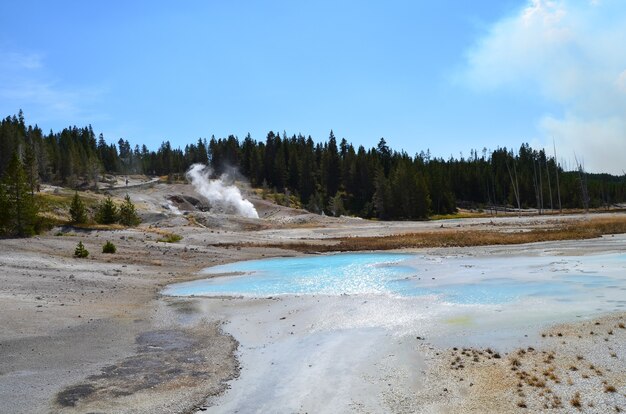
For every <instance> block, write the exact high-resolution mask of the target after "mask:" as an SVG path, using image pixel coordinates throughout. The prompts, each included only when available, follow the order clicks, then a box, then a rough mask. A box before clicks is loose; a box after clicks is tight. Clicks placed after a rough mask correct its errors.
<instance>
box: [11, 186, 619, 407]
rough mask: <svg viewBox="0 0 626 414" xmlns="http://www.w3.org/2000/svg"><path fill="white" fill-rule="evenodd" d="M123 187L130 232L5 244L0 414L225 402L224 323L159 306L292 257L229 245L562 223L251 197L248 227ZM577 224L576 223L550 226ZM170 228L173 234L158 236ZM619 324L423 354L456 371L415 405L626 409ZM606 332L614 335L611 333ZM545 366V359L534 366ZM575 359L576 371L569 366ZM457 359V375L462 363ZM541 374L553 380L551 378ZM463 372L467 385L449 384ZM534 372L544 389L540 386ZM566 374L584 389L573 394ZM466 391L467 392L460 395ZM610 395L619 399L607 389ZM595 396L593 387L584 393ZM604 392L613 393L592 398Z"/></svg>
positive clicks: (149, 189)
mask: <svg viewBox="0 0 626 414" xmlns="http://www.w3.org/2000/svg"><path fill="white" fill-rule="evenodd" d="M118 181H119V180H118ZM130 184H132V185H129V187H128V188H126V187H121V186H120V187H119V188H117V189H116V188H111V189H109V190H108V191H110V193H111V194H112V195H113V196H114V197H123V196H124V194H125V193H129V194H130V196H131V198H132V199H133V201H134V202H135V203H136V204H137V207H138V208H139V210H140V212H141V215H142V218H143V220H144V222H143V223H142V224H141V225H140V226H139V227H137V228H134V229H99V230H95V229H89V230H87V229H79V228H74V227H58V228H55V229H53V230H51V231H50V232H48V233H46V234H42V235H40V236H38V237H34V238H31V239H6V240H0V315H1V316H0V319H1V321H2V323H1V324H0V412H7V413H48V412H64V413H65V412H67V413H73V412H120V413H122V412H133V413H141V412H145V413H154V412H163V413H167V412H176V413H179V412H192V411H194V410H196V409H199V408H202V407H203V406H204V404H206V403H207V397H210V396H213V395H217V394H220V393H221V392H223V391H224V390H225V389H226V388H227V387H228V386H229V385H228V384H229V382H228V381H229V380H231V379H233V378H235V377H237V375H238V373H239V366H238V362H237V358H236V349H237V341H236V339H235V338H233V337H232V336H231V335H229V334H227V333H225V332H224V330H223V329H222V322H224V321H221V320H219V319H218V318H216V317H215V316H214V315H211V314H206V315H204V316H203V317H200V318H198V317H193V318H191V317H189V314H190V313H191V311H192V310H190V307H189V306H190V305H189V302H188V301H185V300H173V299H167V298H162V297H161V296H160V294H159V292H160V290H161V289H162V287H163V286H165V285H166V284H169V283H173V282H179V281H185V280H191V279H194V278H198V277H199V276H198V274H197V272H198V271H199V270H200V269H202V268H204V267H207V266H210V265H213V264H219V263H225V262H231V261H236V260H245V259H252V258H261V257H269V256H277V255H280V256H284V255H294V254H296V253H295V252H292V251H287V250H282V249H269V248H262V247H254V248H244V247H241V248H238V247H229V246H230V245H232V244H233V243H239V242H242V241H249V242H255V243H263V242H269V241H271V242H277V241H291V240H308V241H312V242H320V243H324V242H327V240H328V239H330V238H333V237H341V236H376V235H383V234H397V233H403V232H419V231H432V230H433V229H437V228H440V227H441V226H442V225H444V226H446V227H459V228H467V227H470V228H476V229H481V228H493V227H494V226H496V227H497V228H499V229H502V231H511V230H512V229H520V228H533V227H541V226H544V225H545V224H546V223H548V222H550V221H551V220H557V219H556V218H555V217H554V216H542V217H522V218H518V217H498V218H492V217H485V218H474V219H464V220H449V221H444V222H439V221H438V222H415V223H406V222H374V221H366V220H359V219H354V218H331V217H322V216H318V215H314V214H310V213H307V212H305V211H302V210H296V209H290V208H287V207H283V206H277V205H275V204H273V203H271V202H269V201H266V200H262V199H261V198H260V197H258V196H257V195H255V194H254V193H253V192H252V191H251V190H248V192H247V193H245V194H247V196H248V197H249V198H250V199H251V201H253V203H254V205H255V207H256V208H257V210H258V212H259V216H260V217H261V218H260V219H246V218H238V217H234V216H232V215H229V214H227V212H210V211H203V210H207V208H206V207H210V206H206V204H205V203H204V201H203V200H202V199H201V197H199V196H198V195H197V194H195V192H194V191H193V189H192V188H191V187H190V186H189V185H183V184H173V185H168V184H164V183H157V182H152V183H151V182H146V181H145V180H134V181H132V182H131V183H130ZM44 191H48V192H50V193H54V192H55V191H57V192H58V191H63V190H59V189H54V188H44ZM94 197H101V196H99V195H94ZM59 214H63V212H59ZM577 219H580V216H567V217H565V218H558V220H577ZM170 234H176V235H180V236H181V237H182V239H181V240H180V241H178V242H176V243H166V242H164V241H159V240H163V239H164V238H167V236H168V235H170ZM79 241H82V242H83V244H84V245H85V247H86V248H87V249H88V250H89V251H90V255H89V257H88V258H87V259H77V258H74V256H73V252H74V248H75V246H76V244H77V243H78V242H79ZM106 241H112V242H113V243H115V245H116V246H117V253H116V254H112V255H109V254H103V253H101V249H102V245H103V244H104V243H105V242H106ZM615 318H618V317H615ZM620 320H621V319H619V318H618V319H610V318H609V319H603V320H601V321H600V322H599V323H600V324H601V325H600V326H601V328H602V329H601V328H593V327H587V326H586V325H585V326H583V325H581V326H580V327H579V328H577V329H576V330H574V331H572V332H583V331H586V330H594V331H597V332H598V333H597V334H596V335H587V336H584V335H581V336H582V337H581V338H578V340H576V336H575V335H574V334H572V333H571V332H570V331H569V330H567V329H566V328H555V329H561V331H560V333H562V335H563V339H562V341H566V342H567V343H568V344H571V343H573V342H576V343H584V344H587V345H585V346H586V347H587V348H584V349H583V351H584V352H583V351H578V350H577V349H576V348H567V347H565V348H563V347H561V345H560V344H559V343H558V342H557V341H559V340H561V337H559V336H558V333H556V335H557V336H556V337H555V336H554V332H556V331H554V332H552V331H549V332H548V331H547V337H546V338H545V340H543V341H542V343H541V344H539V345H537V346H535V348H536V349H535V350H534V351H529V350H528V349H526V350H525V353H524V354H519V355H518V356H515V355H517V354H514V353H511V352H510V353H509V354H506V355H501V358H499V359H497V360H496V359H494V357H493V355H491V354H489V352H488V350H486V349H468V350H465V351H463V350H460V351H459V350H449V349H441V350H437V351H435V350H430V349H429V348H425V349H424V353H425V355H427V356H428V357H429V358H432V363H431V366H432V367H446V371H447V372H449V373H452V374H451V375H443V377H441V378H439V377H438V375H442V374H440V373H439V371H437V370H436V369H435V368H433V370H432V371H429V374H428V375H432V376H433V377H432V378H434V379H436V381H437V387H435V388H432V389H430V390H429V391H428V392H426V391H424V393H423V397H424V398H425V401H428V403H427V404H425V405H422V404H420V407H422V408H421V409H422V410H425V411H448V412H455V409H454V408H455V407H458V406H459V404H461V405H464V406H466V407H476V409H477V410H478V411H491V410H490V409H486V410H481V407H482V408H489V407H493V408H494V409H493V412H498V410H499V409H501V408H502V407H504V405H495V406H491V405H481V404H486V403H485V402H484V401H485V399H488V397H489V396H490V395H493V396H498V395H501V394H500V393H499V392H496V391H497V390H499V389H502V387H505V388H506V390H507V391H506V393H507V394H505V395H507V397H506V401H507V402H510V401H514V402H515V406H513V407H512V408H510V409H511V410H523V409H525V408H524V407H523V405H526V406H527V407H528V408H529V409H533V410H540V409H542V407H543V405H542V404H546V405H548V406H549V405H551V404H552V405H555V404H556V403H555V401H556V400H555V397H553V396H555V395H558V397H559V398H560V406H559V408H560V409H562V410H564V411H568V409H571V408H572V407H574V408H579V407H577V406H576V405H575V404H573V403H572V400H573V399H575V398H574V397H576V392H579V393H580V396H579V397H578V399H579V400H580V404H581V409H584V410H586V411H588V410H595V411H598V412H601V409H608V408H611V409H615V410H616V409H617V408H615V407H618V408H619V409H626V404H625V403H624V400H623V398H624V391H623V390H624V388H623V386H624V384H623V378H624V376H623V375H622V376H621V377H620V376H619V374H620V373H622V374H623V372H624V371H623V362H622V363H621V364H622V365H617V367H619V368H612V367H616V365H614V364H613V363H614V362H615V361H623V359H624V358H626V355H624V348H623V345H620V343H621V344H623V343H624V341H623V339H624V332H625V331H624V329H622V328H620V327H619V323H621V322H620ZM610 329H612V330H613V334H609V333H608V331H609V330H610ZM550 335H552V337H551V336H550ZM556 338H558V339H556ZM605 338H608V340H607V341H605V340H604V339H605ZM570 341H571V342H570ZM590 341H591V342H590ZM620 341H621V342H620ZM567 346H568V347H572V346H573V345H567ZM603 347H604V348H606V349H604V348H603ZM609 347H610V349H609ZM592 348H593V349H596V348H597V349H598V351H597V353H594V354H591V353H588V352H587V351H585V350H588V349H592ZM561 349H565V350H566V351H562V350H561ZM567 349H569V351H567ZM516 352H518V353H519V352H520V351H519V350H518V351H516ZM578 352H582V356H583V357H584V359H582V360H578V361H577V360H576V359H574V360H572V357H571V355H574V354H577V353H578ZM612 353H615V354H616V357H613V356H612ZM604 354H607V355H604ZM550 355H552V356H551V357H550ZM457 358H461V359H460V360H458V361H457ZM474 358H477V359H478V362H474ZM514 358H517V360H518V362H519V365H517V363H516V362H514V361H513V359H514ZM468 359H469V360H468ZM547 359H550V363H543V362H542V361H544V360H547ZM452 362H455V363H454V364H452ZM574 364H575V366H576V368H577V370H571V369H570V370H569V371H568V370H567V369H568V367H570V365H572V366H573V365H574ZM448 365H450V367H451V368H453V370H452V371H450V367H448ZM459 365H463V366H464V368H462V369H460V370H459V369H457V368H458V366H459ZM591 365H593V366H594V368H591ZM512 368H515V369H512ZM570 368H571V367H570ZM442 369H443V368H442ZM545 370H547V372H548V377H550V375H554V376H555V377H556V378H558V379H559V381H560V383H553V382H554V381H552V380H550V379H549V378H548V379H546V378H545V375H544V373H543V372H544V371H545ZM620 370H622V371H620ZM598 371H600V372H601V373H602V374H601V375H600V374H598ZM461 374H463V381H460V379H458V380H457V376H459V375H461ZM583 374H584V375H587V376H588V378H584V379H585V380H589V381H588V382H589V387H586V386H584V384H587V383H586V382H584V381H583V382H580V381H579V382H576V381H578V380H577V379H576V378H578V376H580V378H583V377H582V375H583ZM520 375H521V376H520ZM534 377H537V378H538V379H541V380H542V381H544V382H545V384H546V385H545V386H544V387H538V386H536V384H537V381H536V380H534V379H533V378H534ZM489 378H493V379H489ZM497 378H500V379H501V380H496V379H497ZM620 378H621V380H620ZM570 379H572V381H573V382H574V383H575V384H579V385H580V384H582V385H581V386H578V385H577V386H576V387H574V386H570V385H568V383H569V380H570ZM454 381H456V382H454ZM550 381H552V382H550ZM581 381H582V380H581ZM603 381H605V382H606V383H603ZM470 383H472V384H473V385H471V388H467V389H466V387H470V385H469V384H470ZM518 384H521V387H520V386H519V385H518ZM439 385H441V386H439ZM496 385H497V387H496ZM509 385H510V386H509ZM498 387H499V388H498ZM567 387H570V388H567ZM603 387H604V388H603ZM608 387H615V388H616V390H618V391H617V392H612V391H610V390H609V391H607V389H608ZM444 388H447V391H444ZM596 388H597V390H599V391H597V390H596ZM440 389H441V390H440ZM591 389H593V390H596V391H593V393H591V394H589V393H590V392H591V391H590V390H591ZM603 389H604V391H606V393H607V395H610V396H612V398H613V399H608V400H607V399H604V400H602V401H603V402H600V400H599V399H598V398H599V397H598V396H604V394H602V393H603V392H604V391H603ZM468 390H470V391H468ZM472 390H480V392H476V391H474V392H471V391H472ZM490 390H491V391H490ZM519 390H521V391H519ZM548 390H549V392H548ZM540 393H543V395H540ZM476 396H478V397H476ZM533 396H535V397H533ZM494 398H495V397H494ZM498 398H500V397H498ZM606 401H609V402H606ZM465 404H468V405H465ZM590 404H591V405H590ZM398 407H403V406H402V405H398ZM507 407H509V406H508V405H507ZM612 407H613V408H612ZM507 409H508V408H507ZM398 411H399V412H402V411H403V409H401V408H399V409H398ZM603 412H606V411H603Z"/></svg>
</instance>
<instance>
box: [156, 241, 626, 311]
mask: <svg viewBox="0 0 626 414" xmlns="http://www.w3.org/2000/svg"><path fill="white" fill-rule="evenodd" d="M203 273H205V274H209V275H215V276H214V277H212V278H210V279H204V280H197V281H193V282H187V283H180V284H175V285H171V286H169V287H167V288H166V289H165V291H164V293H165V294H166V295H173V296H243V297H251V298H259V297H268V296H281V295H326V296H339V295H360V296H371V295H384V296H388V297H392V298H394V297H395V298H406V297H410V298H423V299H425V300H428V301H431V302H434V303H440V304H445V305H475V306H480V305H505V304H519V303H522V302H527V303H528V302H532V303H533V304H537V305H541V306H543V307H545V308H546V309H548V308H549V309H554V308H563V309H565V308H566V309H567V310H568V311H571V312H574V313H581V312H584V313H586V314H589V313H596V312H609V311H618V310H624V308H626V254H623V253H622V254H600V255H589V256H552V255H543V256H541V255H540V256H528V257H525V256H514V257H468V256H433V257H430V256H427V255H416V254H401V253H357V254H354V253H344V254H333V255H320V256H312V257H310V256H309V257H289V258H272V259H264V260H252V261H243V262H236V263H231V264H226V265H221V266H215V267H210V268H207V269H205V270H204V271H203Z"/></svg>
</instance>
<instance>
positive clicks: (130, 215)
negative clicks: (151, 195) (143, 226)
mask: <svg viewBox="0 0 626 414" xmlns="http://www.w3.org/2000/svg"><path fill="white" fill-rule="evenodd" d="M119 222H120V224H123V225H124V226H136V225H137V224H139V223H141V219H140V218H139V216H138V215H137V211H136V209H135V205H134V204H133V202H132V201H130V196H129V195H128V194H126V197H125V198H124V202H123V203H122V205H121V206H120V211H119Z"/></svg>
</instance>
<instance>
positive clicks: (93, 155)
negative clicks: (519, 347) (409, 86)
mask: <svg viewBox="0 0 626 414" xmlns="http://www.w3.org/2000/svg"><path fill="white" fill-rule="evenodd" d="M14 154H17V156H18V158H19V159H20V160H21V163H22V164H23V169H24V174H25V177H26V182H27V184H28V188H29V190H30V192H31V193H32V192H33V191H35V190H36V188H37V186H38V184H39V183H40V182H46V183H55V184H60V185H66V186H69V187H73V188H81V187H89V186H95V185H97V183H98V180H99V178H100V177H101V176H102V175H103V174H139V173H141V174H148V175H159V176H163V175H170V176H174V175H181V174H183V173H184V172H185V171H186V170H187V169H188V168H189V167H190V166H191V165H192V164H194V163H198V162H199V163H204V164H208V165H210V166H211V167H212V168H213V170H214V172H215V174H216V175H219V174H223V173H232V172H233V171H239V172H241V174H243V175H244V176H245V177H246V178H247V179H248V180H249V181H250V183H251V184H252V185H253V186H256V187H263V188H266V189H270V190H274V191H276V192H280V193H288V194H290V195H292V196H295V197H296V198H297V199H298V200H299V201H300V202H301V204H302V205H303V206H304V207H305V208H307V209H308V210H310V211H313V212H317V213H321V212H324V213H326V214H333V215H340V214H351V215H357V216H360V217H365V218H379V219H383V220H386V219H423V218H427V217H428V216H429V215H432V214H449V213H452V212H455V211H456V210H457V207H459V206H461V207H477V208H497V207H496V206H499V207H502V206H509V207H513V208H536V209H538V210H539V211H543V210H547V209H553V210H556V209H560V208H590V207H601V206H607V207H608V206H610V205H612V204H614V203H619V202H624V201H626V179H625V178H626V177H624V176H622V177H619V176H612V175H609V174H589V173H586V172H585V171H584V169H583V168H582V167H579V168H577V169H576V170H574V171H564V170H563V168H562V166H561V165H560V164H559V163H558V162H557V158H556V156H555V155H553V154H546V152H545V151H544V150H543V149H540V150H536V149H533V148H531V147H530V146H529V145H528V144H523V145H521V147H520V148H519V150H517V151H514V150H512V149H508V148H498V149H496V150H493V151H487V149H483V150H482V152H481V154H479V153H478V151H472V152H471V154H470V156H469V157H467V158H464V157H462V156H461V157H459V158H453V157H450V158H449V159H443V158H437V157H431V155H430V153H429V151H426V152H420V153H418V154H415V155H409V154H408V153H406V152H405V151H394V150H392V149H391V148H390V147H389V146H388V145H387V142H386V141H385V139H384V138H381V139H380V141H379V143H378V145H377V146H376V147H374V148H369V149H366V148H365V147H363V146H358V147H356V148H355V146H353V145H352V144H351V143H349V142H348V141H346V139H341V140H340V141H339V142H338V140H337V139H336V137H335V136H334V134H333V132H332V131H331V132H330V135H329V137H328V139H327V140H326V141H324V142H317V143H316V142H314V141H313V139H312V137H311V136H308V137H305V136H303V135H301V134H298V135H291V136H287V134H286V133H284V132H283V134H282V135H281V134H280V133H278V132H273V131H270V132H269V133H268V134H267V136H266V137H265V139H264V140H260V141H257V140H255V139H253V138H252V137H251V136H250V135H249V134H248V135H247V136H246V137H245V138H244V139H242V140H240V139H238V138H237V137H235V136H233V135H230V136H228V137H225V138H215V137H211V138H210V139H209V140H207V139H198V140H197V141H195V142H193V143H190V144H188V145H185V147H184V148H182V149H181V148H174V147H172V145H171V143H170V142H169V141H164V142H163V143H162V144H161V146H160V147H159V148H157V149H156V150H149V149H148V148H147V147H146V146H145V145H142V146H141V147H140V146H139V145H135V146H134V147H132V146H131V144H130V143H129V142H128V141H127V140H124V139H119V140H118V142H117V145H115V144H110V143H107V141H106V140H105V139H104V136H103V135H102V134H100V135H99V136H98V137H97V138H96V135H95V133H94V132H93V129H92V127H91V126H87V127H83V128H77V127H75V126H73V127H68V128H65V129H63V130H62V131H60V132H53V131H50V132H49V133H48V134H44V133H43V132H42V130H41V129H40V128H39V127H38V126H37V125H35V126H30V125H29V126H26V124H25V121H24V117H23V114H22V112H21V111H20V113H19V114H18V115H17V116H15V115H14V116H10V117H7V118H5V119H3V120H2V122H1V124H0V177H1V176H4V175H5V173H6V171H7V170H8V168H9V165H10V161H11V157H13V156H14Z"/></svg>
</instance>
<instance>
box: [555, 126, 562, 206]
mask: <svg viewBox="0 0 626 414" xmlns="http://www.w3.org/2000/svg"><path fill="white" fill-rule="evenodd" d="M552 146H553V147H554V164H555V167H556V193H557V195H558V197H559V213H563V208H562V207H561V186H560V185H559V163H558V162H557V158H556V144H555V143H554V138H552Z"/></svg>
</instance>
